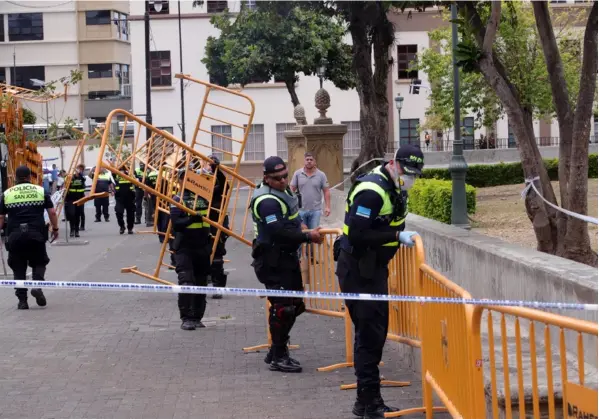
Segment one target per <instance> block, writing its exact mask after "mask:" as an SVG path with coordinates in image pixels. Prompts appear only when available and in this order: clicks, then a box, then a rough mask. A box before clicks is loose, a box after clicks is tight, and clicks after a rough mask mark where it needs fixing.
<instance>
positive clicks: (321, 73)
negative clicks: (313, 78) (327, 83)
mask: <svg viewBox="0 0 599 419" xmlns="http://www.w3.org/2000/svg"><path fill="white" fill-rule="evenodd" d="M326 71H327V63H326V61H325V60H322V61H321V62H320V65H319V66H318V69H317V70H316V74H317V75H318V78H319V79H320V88H321V89H322V81H323V80H324V74H325V73H326Z"/></svg>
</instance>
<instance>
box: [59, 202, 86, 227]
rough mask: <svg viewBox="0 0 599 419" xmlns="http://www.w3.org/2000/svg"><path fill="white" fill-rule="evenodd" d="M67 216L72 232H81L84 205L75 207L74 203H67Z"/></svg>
mask: <svg viewBox="0 0 599 419" xmlns="http://www.w3.org/2000/svg"><path fill="white" fill-rule="evenodd" d="M64 210H65V215H66V217H67V221H68V222H69V226H70V230H71V231H72V232H74V231H77V232H78V231H79V226H80V225H81V217H82V214H83V205H75V204H74V203H73V202H69V201H67V202H65V204H64ZM84 223H85V221H84Z"/></svg>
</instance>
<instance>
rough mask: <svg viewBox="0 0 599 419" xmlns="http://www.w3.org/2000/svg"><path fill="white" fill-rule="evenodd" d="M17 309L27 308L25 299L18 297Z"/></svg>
mask: <svg viewBox="0 0 599 419" xmlns="http://www.w3.org/2000/svg"><path fill="white" fill-rule="evenodd" d="M17 309H19V310H29V304H27V299H26V298H25V299H23V300H22V299H19V304H18V305H17Z"/></svg>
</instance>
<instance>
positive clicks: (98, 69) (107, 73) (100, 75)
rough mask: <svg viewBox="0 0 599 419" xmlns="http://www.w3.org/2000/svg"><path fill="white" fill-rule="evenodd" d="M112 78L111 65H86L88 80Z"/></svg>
mask: <svg viewBox="0 0 599 419" xmlns="http://www.w3.org/2000/svg"><path fill="white" fill-rule="evenodd" d="M111 77H112V64H88V65H87V78H88V79H104V78H108V79H109V78H111Z"/></svg>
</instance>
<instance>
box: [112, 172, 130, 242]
mask: <svg viewBox="0 0 599 419" xmlns="http://www.w3.org/2000/svg"><path fill="white" fill-rule="evenodd" d="M120 170H121V171H122V172H123V173H124V174H126V175H128V174H129V171H128V170H127V168H125V167H122V166H121V168H120ZM114 178H115V179H114V180H115V182H116V186H115V187H114V189H115V191H116V192H115V194H114V198H115V201H116V205H115V208H114V212H115V213H116V220H117V222H118V223H119V227H120V231H119V232H120V233H121V234H123V233H125V220H124V217H123V215H124V213H125V211H127V232H128V233H129V234H133V222H134V221H135V190H134V188H133V184H132V183H131V182H130V181H129V180H127V179H125V178H124V177H122V176H119V175H115V177H114Z"/></svg>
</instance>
